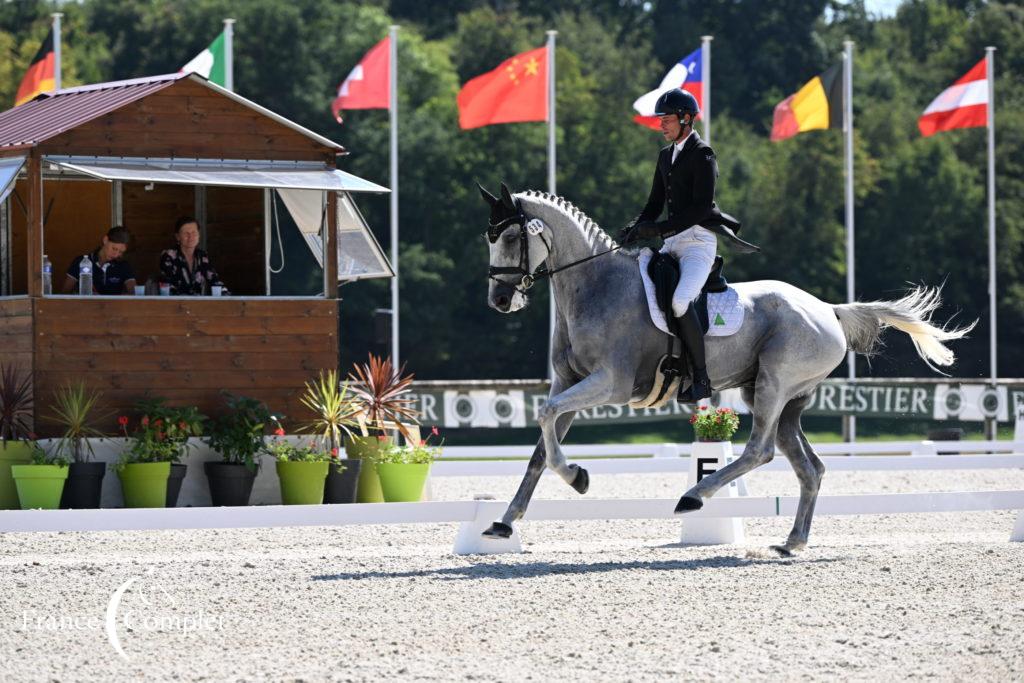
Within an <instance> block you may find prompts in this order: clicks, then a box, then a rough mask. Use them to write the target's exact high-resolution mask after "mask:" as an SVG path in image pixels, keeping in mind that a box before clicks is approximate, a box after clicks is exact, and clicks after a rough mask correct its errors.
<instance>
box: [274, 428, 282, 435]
mask: <svg viewBox="0 0 1024 683" xmlns="http://www.w3.org/2000/svg"><path fill="white" fill-rule="evenodd" d="M274 436H284V428H283V427H278V428H277V429H275V430H274Z"/></svg>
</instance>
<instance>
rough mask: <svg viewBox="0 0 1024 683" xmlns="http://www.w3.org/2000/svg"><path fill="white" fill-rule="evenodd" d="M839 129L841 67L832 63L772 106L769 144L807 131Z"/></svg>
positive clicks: (840, 114)
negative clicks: (773, 112) (773, 107)
mask: <svg viewBox="0 0 1024 683" xmlns="http://www.w3.org/2000/svg"><path fill="white" fill-rule="evenodd" d="M842 127H843V65H842V64H836V65H835V66H833V67H831V68H829V69H828V70H827V71H825V72H824V73H822V74H821V75H819V76H815V77H814V78H812V79H811V80H809V81H807V84H806V85H804V87H802V88H800V90H798V91H797V92H796V93H795V94H793V95H790V96H789V97H787V98H786V99H784V100H782V101H781V102H779V103H778V104H777V105H775V117H774V119H773V120H772V142H778V141H779V140H785V139H786V138H791V137H793V136H794V135H796V134H797V133H803V132H804V131H808V130H819V129H823V128H842Z"/></svg>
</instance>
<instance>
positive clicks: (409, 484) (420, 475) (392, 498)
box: [377, 462, 430, 503]
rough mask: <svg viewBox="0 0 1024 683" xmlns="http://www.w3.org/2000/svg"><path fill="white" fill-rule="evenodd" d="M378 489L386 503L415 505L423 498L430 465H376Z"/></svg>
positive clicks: (388, 463)
mask: <svg viewBox="0 0 1024 683" xmlns="http://www.w3.org/2000/svg"><path fill="white" fill-rule="evenodd" d="M377 474H378V475H379V476H380V487H381V490H382V491H383V492H384V500H385V501H387V502H388V503H415V502H417V501H419V500H420V499H421V498H422V497H423V485H424V484H425V483H426V482H427V475H428V474H430V463H423V464H421V465H405V464H396V463H390V462H379V463H377Z"/></svg>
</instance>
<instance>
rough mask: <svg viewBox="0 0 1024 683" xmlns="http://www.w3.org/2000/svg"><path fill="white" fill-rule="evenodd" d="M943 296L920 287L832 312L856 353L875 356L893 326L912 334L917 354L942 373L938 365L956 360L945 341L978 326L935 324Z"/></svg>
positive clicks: (935, 291)
mask: <svg viewBox="0 0 1024 683" xmlns="http://www.w3.org/2000/svg"><path fill="white" fill-rule="evenodd" d="M941 293H942V288H941V287H917V288H915V289H914V290H912V291H911V292H910V293H909V294H907V295H906V296H905V297H903V298H902V299H898V300H896V301H869V302H865V303H855V304H840V305H836V306H833V309H834V310H835V312H836V317H837V318H839V324H840V325H842V327H843V332H844V333H845V334H846V343H847V344H848V345H849V348H850V349H851V350H852V351H854V352H855V353H861V354H864V355H868V356H870V355H873V354H874V353H876V352H877V351H878V348H879V346H880V345H881V340H880V337H881V335H882V330H884V329H885V328H886V327H890V326H891V327H895V328H896V329H898V330H901V331H903V332H906V333H907V334H909V335H910V339H911V341H913V342H914V348H915V349H917V355H919V356H920V357H921V359H922V360H924V362H925V363H927V364H928V367H930V368H931V369H933V370H935V371H936V372H940V373H941V372H942V371H941V370H939V369H938V368H936V367H935V365H944V366H948V365H952V364H953V361H954V360H955V356H954V354H953V351H952V350H951V349H949V348H948V347H947V346H946V345H945V344H943V342H947V341H952V340H954V339H960V338H961V337H963V336H965V335H966V334H967V333H968V332H970V331H971V330H972V329H974V326H975V325H977V324H978V321H977V320H975V321H974V322H972V323H971V324H970V325H967V326H965V327H959V328H957V327H950V328H947V327H946V326H942V327H937V326H935V325H933V324H932V322H931V316H932V313H934V312H935V311H936V309H938V308H939V306H940V305H942V298H941V296H940V295H941ZM933 363H934V364H935V365H933Z"/></svg>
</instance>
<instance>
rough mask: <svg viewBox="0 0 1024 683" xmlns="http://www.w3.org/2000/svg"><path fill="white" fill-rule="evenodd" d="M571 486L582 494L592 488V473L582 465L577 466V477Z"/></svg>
mask: <svg viewBox="0 0 1024 683" xmlns="http://www.w3.org/2000/svg"><path fill="white" fill-rule="evenodd" d="M571 486H572V487H573V488H574V489H576V493H578V494H580V495H581V496H582V495H583V494H584V493H586V492H587V491H588V490H589V489H590V475H589V474H587V471H586V470H585V469H583V468H582V467H579V466H577V467H576V477H575V478H574V479H573V480H572V484H571Z"/></svg>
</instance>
